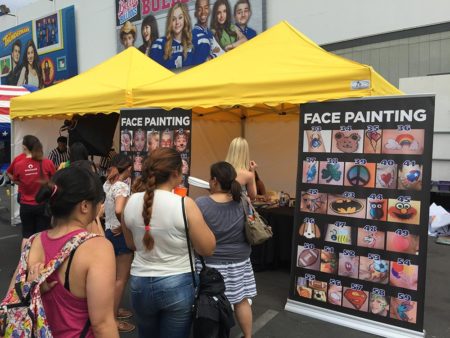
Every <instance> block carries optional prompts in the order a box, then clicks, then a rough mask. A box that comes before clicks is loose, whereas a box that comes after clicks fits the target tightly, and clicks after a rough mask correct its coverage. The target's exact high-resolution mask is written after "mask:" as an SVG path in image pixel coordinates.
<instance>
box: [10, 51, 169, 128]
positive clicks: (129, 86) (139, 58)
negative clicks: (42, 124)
mask: <svg viewBox="0 0 450 338" xmlns="http://www.w3.org/2000/svg"><path fill="white" fill-rule="evenodd" d="M173 75H174V74H173V73H172V72H171V71H169V70H167V69H166V68H164V67H162V66H160V65H159V64H158V63H156V62H154V61H153V60H151V59H150V58H149V57H147V56H145V55H144V54H142V53H141V52H140V51H139V50H137V49H136V48H134V47H133V48H128V49H126V50H124V51H123V52H121V53H119V54H117V55H115V56H113V57H112V58H110V59H108V60H106V61H105V62H103V63H101V64H99V65H98V66H95V67H93V68H91V69H89V70H88V71H86V72H84V73H81V74H79V75H77V76H75V77H73V78H71V79H68V80H66V81H64V82H61V83H58V84H56V85H54V86H51V87H49V88H45V89H43V90H39V91H36V92H34V93H32V94H30V95H28V96H29V98H27V99H26V100H12V101H11V118H12V119H15V118H24V117H56V116H58V117H61V118H64V117H67V116H71V115H73V114H88V113H111V112H119V111H120V109H121V108H125V107H133V106H134V100H135V93H134V90H135V88H137V87H140V86H146V85H149V84H151V83H153V82H155V81H159V80H162V79H166V78H169V77H171V76H173ZM23 98H26V97H25V96H24V97H23Z"/></svg>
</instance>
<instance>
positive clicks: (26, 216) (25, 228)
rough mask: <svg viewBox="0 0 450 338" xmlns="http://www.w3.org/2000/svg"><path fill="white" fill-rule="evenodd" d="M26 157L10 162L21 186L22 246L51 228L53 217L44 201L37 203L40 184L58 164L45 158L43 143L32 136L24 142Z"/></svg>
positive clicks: (15, 178)
mask: <svg viewBox="0 0 450 338" xmlns="http://www.w3.org/2000/svg"><path fill="white" fill-rule="evenodd" d="M22 147H23V153H24V154H25V157H23V158H21V159H19V160H17V161H16V162H15V163H13V164H12V165H11V168H9V169H11V170H8V173H9V174H11V175H12V177H13V178H12V180H13V182H14V183H16V184H17V185H18V186H19V203H20V220H21V222H22V238H23V239H22V246H23V244H24V243H25V241H26V240H27V239H28V238H29V237H30V236H31V235H33V234H35V233H37V232H41V231H43V230H47V229H48V228H50V221H51V218H50V217H49V216H48V215H46V213H45V204H39V203H38V202H36V199H35V196H36V194H37V193H38V191H39V189H40V188H41V185H42V184H43V183H44V182H46V181H48V180H49V179H50V178H51V177H52V176H53V174H54V173H55V166H54V165H53V162H52V161H50V160H49V159H46V158H43V150H42V143H41V142H40V141H39V139H38V138H37V137H35V136H33V135H26V136H24V138H23V141H22Z"/></svg>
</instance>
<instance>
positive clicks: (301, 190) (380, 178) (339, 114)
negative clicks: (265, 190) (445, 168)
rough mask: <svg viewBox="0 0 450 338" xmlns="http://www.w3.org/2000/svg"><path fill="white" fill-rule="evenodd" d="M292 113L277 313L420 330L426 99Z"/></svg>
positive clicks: (429, 131) (429, 137)
mask: <svg viewBox="0 0 450 338" xmlns="http://www.w3.org/2000/svg"><path fill="white" fill-rule="evenodd" d="M300 110H301V121H300V137H299V143H300V145H299V157H298V164H299V165H298V173H297V198H296V201H297V205H296V211H295V226H294V238H293V257H292V267H291V286H290V294H289V298H290V299H289V300H288V304H287V306H286V308H287V309H288V310H292V311H294V312H298V313H304V314H308V312H309V313H316V314H317V315H316V317H317V318H321V319H324V320H329V321H333V318H334V319H336V318H339V319H340V320H335V321H334V322H335V323H338V324H340V325H346V326H350V327H355V328H359V329H364V330H366V332H372V333H379V334H380V335H383V336H386V335H385V334H386V332H389V331H386V330H388V328H391V329H392V328H396V327H397V328H399V330H403V331H402V332H403V333H405V332H406V333H405V335H404V336H405V337H407V336H414V334H413V335H408V334H407V333H408V332H421V331H422V330H423V317H424V296H425V277H426V259H427V235H428V234H427V232H428V218H429V204H430V196H429V195H430V194H429V187H430V186H431V185H430V184H431V155H432V149H433V146H432V142H433V120H434V96H404V97H396V98H369V99H355V100H342V101H332V102H323V103H309V104H303V105H301V109H300ZM302 308H303V309H305V308H307V309H308V311H306V312H305V311H302V310H301V309H302ZM297 310H298V311H297ZM322 310H323V311H325V310H327V312H326V313H327V316H322V315H321V311H322ZM355 319H357V321H355ZM363 319H364V320H367V322H364V323H366V324H367V325H365V327H358V325H361V323H363V321H362V320H363ZM352 321H353V322H354V325H352V324H351V322H352ZM370 323H372V324H373V323H375V324H376V325H373V329H374V331H369V330H367V327H370V325H371V324H370ZM383 324H386V325H383ZM377 330H380V331H377ZM382 332H384V333H382ZM387 336H394V335H389V334H388V335H387ZM400 336H402V335H400Z"/></svg>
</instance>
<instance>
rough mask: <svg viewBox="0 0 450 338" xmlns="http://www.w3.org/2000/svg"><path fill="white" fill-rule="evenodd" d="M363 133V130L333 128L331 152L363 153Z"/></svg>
mask: <svg viewBox="0 0 450 338" xmlns="http://www.w3.org/2000/svg"><path fill="white" fill-rule="evenodd" d="M363 133H364V131H363V130H350V131H340V130H333V135H332V149H331V152H333V153H350V154H359V153H362V152H363Z"/></svg>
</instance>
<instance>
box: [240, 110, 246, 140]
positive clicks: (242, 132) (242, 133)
mask: <svg viewBox="0 0 450 338" xmlns="http://www.w3.org/2000/svg"><path fill="white" fill-rule="evenodd" d="M244 109H245V108H244V107H242V106H240V107H239V110H240V111H241V137H242V138H245V124H246V119H247V116H245V111H244Z"/></svg>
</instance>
